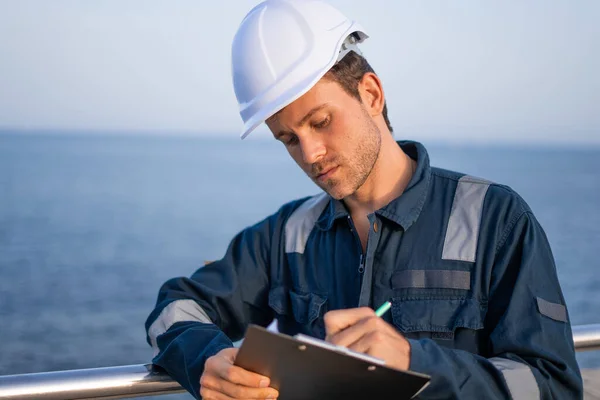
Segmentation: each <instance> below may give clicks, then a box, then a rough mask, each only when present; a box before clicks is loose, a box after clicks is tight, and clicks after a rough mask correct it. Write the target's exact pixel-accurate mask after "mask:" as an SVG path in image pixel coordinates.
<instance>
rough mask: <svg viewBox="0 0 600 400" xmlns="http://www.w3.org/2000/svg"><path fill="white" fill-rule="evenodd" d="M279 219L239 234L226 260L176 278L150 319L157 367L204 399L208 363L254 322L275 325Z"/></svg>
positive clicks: (150, 340)
mask: <svg viewBox="0 0 600 400" xmlns="http://www.w3.org/2000/svg"><path fill="white" fill-rule="evenodd" d="M274 224H275V217H274V216H272V217H269V218H267V219H265V220H264V221H262V222H260V223H258V224H256V225H254V226H252V227H249V228H247V229H245V230H243V231H242V232H240V233H239V234H238V235H237V236H236V237H235V238H234V239H233V240H232V241H231V243H230V244H229V247H228V249H227V252H226V254H225V256H224V257H223V258H222V259H221V260H218V261H215V262H212V263H209V264H207V265H205V266H204V267H201V268H199V269H198V270H197V271H196V272H195V273H194V274H193V275H192V276H191V277H190V278H174V279H171V280H169V281H167V282H166V283H165V284H164V285H163V286H162V287H161V289H160V291H159V294H158V299H157V302H156V306H155V308H154V310H153V311H152V313H151V314H150V315H149V316H148V318H147V320H146V333H147V340H148V343H149V344H151V345H152V347H153V348H154V351H155V357H154V358H153V360H152V362H153V363H154V364H155V365H158V366H159V367H161V368H163V369H164V370H165V371H166V372H167V373H168V374H169V375H170V376H171V377H172V378H173V379H175V380H176V381H177V382H179V384H181V385H182V386H183V387H184V388H185V389H187V390H188V391H189V392H190V393H191V394H192V395H194V396H195V397H196V398H199V396H200V394H199V390H200V388H199V386H200V382H199V380H200V376H201V375H202V372H203V370H204V363H205V361H206V359H207V358H209V357H211V356H213V355H215V354H216V353H218V352H219V351H221V350H223V349H225V348H229V347H233V343H232V341H236V340H239V339H241V338H242V337H243V335H244V333H245V330H246V327H247V325H248V324H249V323H256V324H260V325H263V326H264V325H267V324H268V323H269V322H271V321H272V320H273V314H272V312H271V311H270V308H269V307H268V304H267V303H268V300H267V298H268V289H269V274H268V271H269V266H268V260H269V257H268V254H269V251H270V245H271V243H270V242H271V237H272V231H273V226H274Z"/></svg>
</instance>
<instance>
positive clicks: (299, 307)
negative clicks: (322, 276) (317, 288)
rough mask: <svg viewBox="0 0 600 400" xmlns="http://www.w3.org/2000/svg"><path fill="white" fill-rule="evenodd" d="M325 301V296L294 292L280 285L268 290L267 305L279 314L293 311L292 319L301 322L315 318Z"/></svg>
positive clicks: (307, 321)
mask: <svg viewBox="0 0 600 400" xmlns="http://www.w3.org/2000/svg"><path fill="white" fill-rule="evenodd" d="M326 301H327V297H325V296H322V295H319V294H316V293H300V292H295V291H293V290H288V289H287V288H285V287H281V286H280V287H276V288H273V289H271V290H270V291H269V306H270V307H271V308H272V309H273V310H274V311H275V312H276V313H277V314H279V315H288V314H290V312H291V313H293V315H294V319H295V320H296V321H298V322H299V323H301V324H306V323H309V322H312V321H314V320H315V319H317V318H318V317H319V313H320V312H321V307H323V304H325V302H326Z"/></svg>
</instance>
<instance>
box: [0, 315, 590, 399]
mask: <svg viewBox="0 0 600 400" xmlns="http://www.w3.org/2000/svg"><path fill="white" fill-rule="evenodd" d="M573 340H574V342H575V349H576V350H577V351H589V350H600V324H594V325H580V326H574V327H573ZM181 392H184V389H183V388H182V387H181V386H179V384H178V383H177V382H175V381H173V380H172V379H171V378H170V377H169V376H168V375H167V374H165V373H164V372H161V371H159V370H158V369H156V368H155V367H153V366H152V365H151V364H146V365H126V366H120V367H107V368H93V369H80V370H70V371H55V372H40V373H35V374H22V375H7V376H0V399H11V400H17V399H18V400H25V399H27V400H30V399H36V400H75V399H79V400H82V399H124V398H129V397H144V396H157V395H164V394H172V393H181Z"/></svg>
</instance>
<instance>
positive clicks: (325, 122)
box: [313, 117, 330, 129]
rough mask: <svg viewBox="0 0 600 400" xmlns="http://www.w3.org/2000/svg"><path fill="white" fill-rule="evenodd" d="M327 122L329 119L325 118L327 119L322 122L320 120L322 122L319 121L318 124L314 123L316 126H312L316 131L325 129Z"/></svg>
mask: <svg viewBox="0 0 600 400" xmlns="http://www.w3.org/2000/svg"><path fill="white" fill-rule="evenodd" d="M329 121H330V118H329V117H327V118H325V119H324V120H322V121H320V122H317V123H316V124H314V125H313V126H314V127H315V128H316V129H323V128H325V127H326V126H327V125H329Z"/></svg>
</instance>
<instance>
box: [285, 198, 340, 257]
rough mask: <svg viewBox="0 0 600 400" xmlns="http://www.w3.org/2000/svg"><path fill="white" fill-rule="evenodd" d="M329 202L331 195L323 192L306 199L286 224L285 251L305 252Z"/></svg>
mask: <svg viewBox="0 0 600 400" xmlns="http://www.w3.org/2000/svg"><path fill="white" fill-rule="evenodd" d="M328 203H329V195H328V194H327V193H321V194H318V195H316V196H313V197H311V198H310V199H308V200H306V201H305V202H304V203H302V205H301V206H300V207H298V208H297V209H296V211H294V212H293V213H292V215H290V217H289V218H288V220H287V223H286V224H285V252H286V253H301V254H303V253H304V249H305V247H306V242H307V240H308V236H309V235H310V233H311V232H312V230H313V229H314V227H315V224H316V223H317V220H318V219H319V217H320V216H321V213H322V212H323V210H324V209H325V207H326V206H327V204H328Z"/></svg>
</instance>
